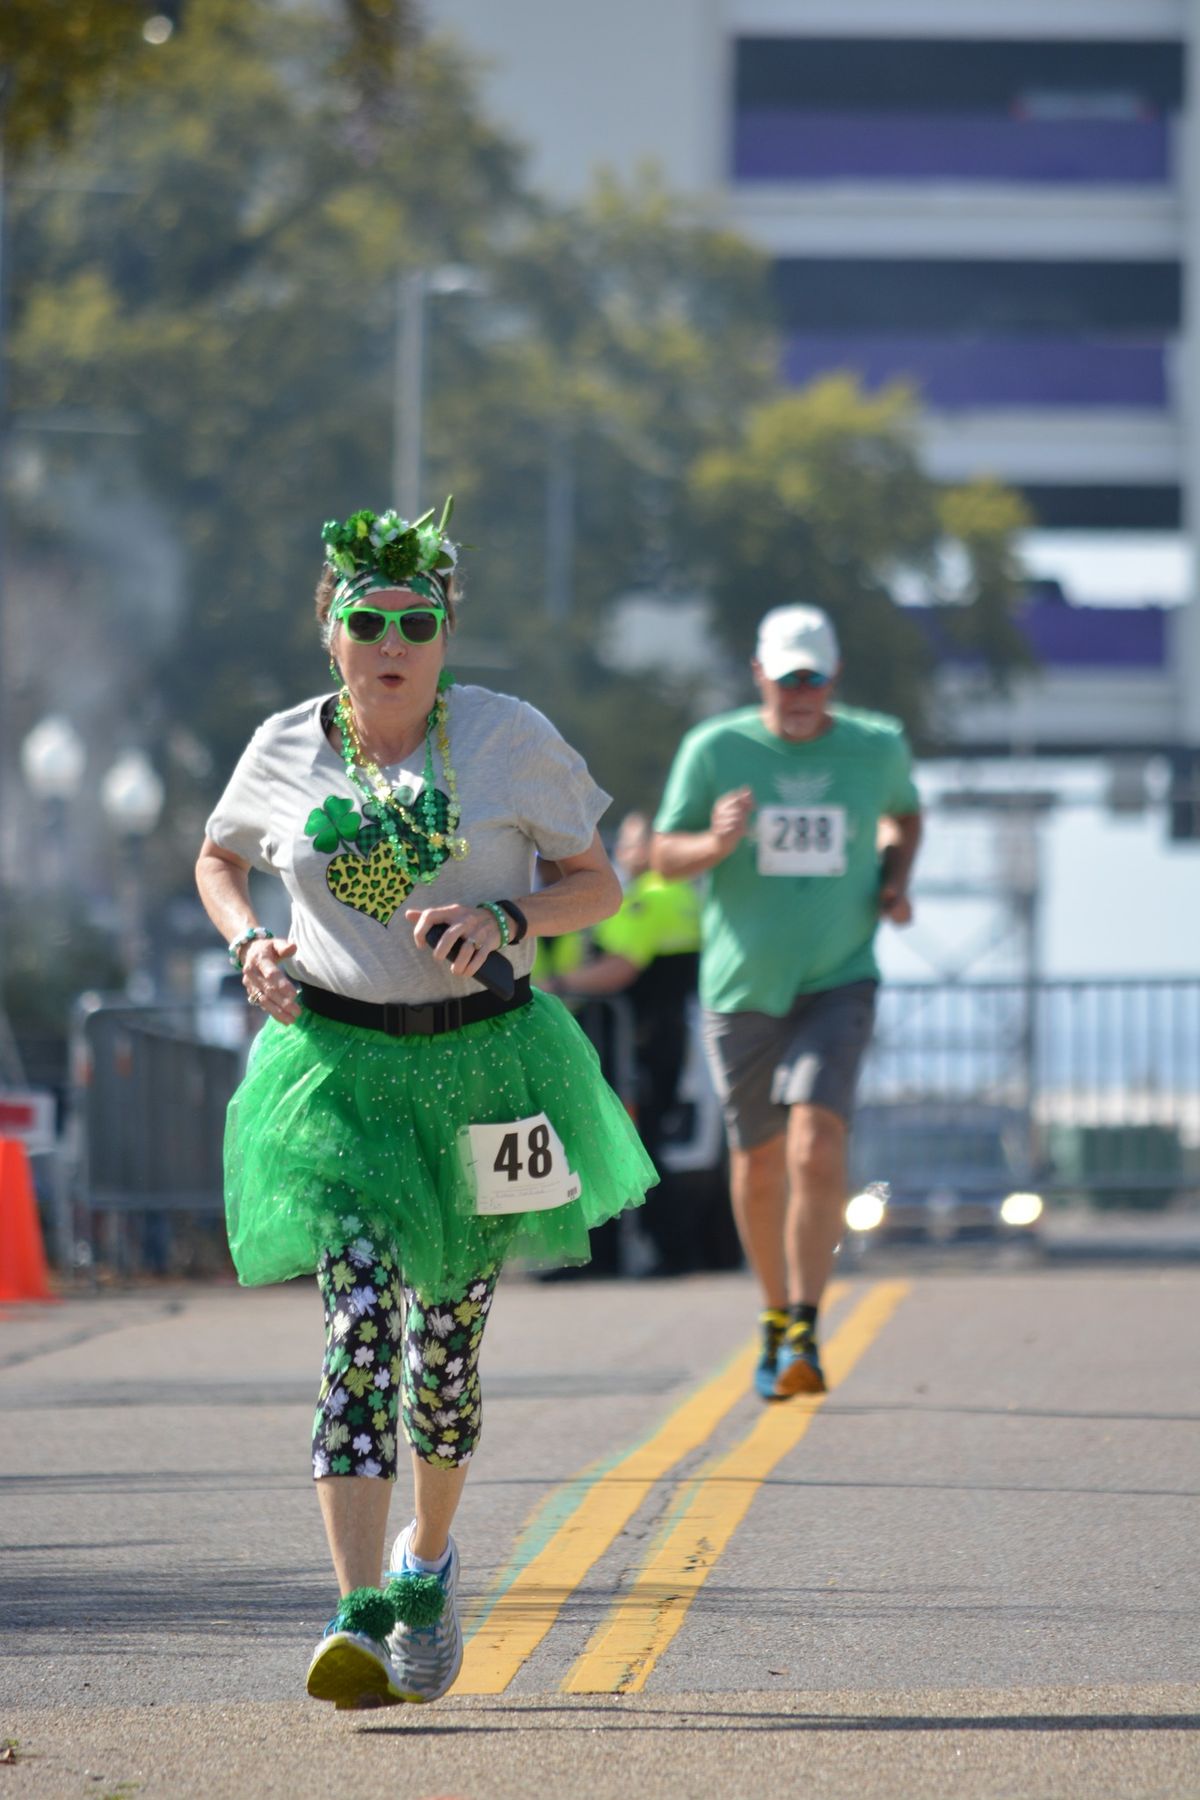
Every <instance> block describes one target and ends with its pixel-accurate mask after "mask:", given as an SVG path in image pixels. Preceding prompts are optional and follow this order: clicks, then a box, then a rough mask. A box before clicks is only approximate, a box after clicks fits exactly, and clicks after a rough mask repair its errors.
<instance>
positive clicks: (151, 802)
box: [100, 750, 165, 991]
mask: <svg viewBox="0 0 1200 1800" xmlns="http://www.w3.org/2000/svg"><path fill="white" fill-rule="evenodd" d="M164 797H165V795H164V790H163V784H162V780H161V778H160V777H159V775H158V773H157V771H156V770H155V768H154V765H153V764H152V763H151V761H150V759H149V757H148V756H147V755H146V753H145V751H144V750H126V751H125V752H124V754H123V755H121V756H119V757H118V758H117V760H116V762H115V763H114V764H113V766H112V768H111V769H110V770H109V771H108V773H107V775H106V776H105V777H104V779H103V781H102V782H101V783H100V804H101V806H102V807H103V808H104V812H105V815H106V816H107V818H109V819H110V820H111V821H112V823H113V824H114V825H115V826H116V828H117V831H118V832H119V833H120V836H121V841H122V845H123V848H124V857H123V859H122V863H121V867H120V872H119V879H118V884H117V885H118V889H119V894H120V904H121V920H122V936H123V939H124V945H123V955H124V961H125V969H126V974H127V978H128V985H129V987H130V989H131V991H132V990H134V989H138V988H141V989H145V988H146V987H147V986H148V985H149V976H148V973H147V967H146V965H147V963H148V961H149V956H148V946H147V941H146V896H145V892H144V887H143V877H144V867H143V864H144V858H143V854H142V849H143V845H144V842H145V839H146V837H147V836H148V834H149V833H150V832H152V831H153V830H154V827H155V826H156V825H157V824H158V820H159V816H160V814H161V812H162V808H163V800H164Z"/></svg>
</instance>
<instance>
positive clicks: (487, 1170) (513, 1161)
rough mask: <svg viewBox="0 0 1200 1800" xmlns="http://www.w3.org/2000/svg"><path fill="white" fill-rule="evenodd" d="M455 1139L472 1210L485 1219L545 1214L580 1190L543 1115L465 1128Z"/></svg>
mask: <svg viewBox="0 0 1200 1800" xmlns="http://www.w3.org/2000/svg"><path fill="white" fill-rule="evenodd" d="M458 1141H459V1151H460V1154H461V1156H462V1158H463V1166H464V1170H465V1172H466V1174H467V1176H468V1179H469V1180H470V1182H471V1184H472V1186H473V1188H474V1190H475V1211H476V1212H477V1213H480V1214H483V1215H484V1216H487V1217H490V1216H492V1215H494V1214H496V1213H519V1212H547V1211H549V1209H550V1208H551V1207H555V1206H566V1205H567V1203H568V1202H569V1201H571V1200H578V1198H579V1196H580V1194H581V1192H582V1191H583V1189H582V1183H581V1182H580V1179H579V1177H578V1175H575V1174H572V1172H571V1170H570V1168H569V1167H568V1166H567V1154H566V1151H565V1150H564V1149H563V1147H562V1143H561V1141H560V1139H559V1136H558V1133H557V1132H556V1131H555V1129H554V1127H553V1125H551V1123H550V1121H549V1119H548V1118H547V1117H546V1115H545V1113H535V1114H534V1115H533V1117H532V1118H529V1119H514V1120H513V1122H512V1123H511V1124H505V1125H465V1126H463V1128H462V1130H461V1131H460V1132H459V1134H458Z"/></svg>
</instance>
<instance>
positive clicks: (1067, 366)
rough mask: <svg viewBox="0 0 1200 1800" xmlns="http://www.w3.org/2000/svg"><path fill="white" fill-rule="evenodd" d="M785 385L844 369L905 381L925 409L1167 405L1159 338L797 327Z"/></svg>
mask: <svg viewBox="0 0 1200 1800" xmlns="http://www.w3.org/2000/svg"><path fill="white" fill-rule="evenodd" d="M783 368H784V375H785V377H786V379H787V380H788V381H789V382H791V383H792V385H793V386H796V387H800V386H803V385H804V383H806V382H809V381H813V380H815V379H816V378H817V377H818V376H820V375H827V374H829V372H830V371H831V370H834V369H849V370H852V371H853V372H854V374H856V375H857V376H858V377H859V379H860V380H861V381H862V382H863V384H864V386H866V387H868V388H879V387H882V386H883V385H884V384H885V383H886V382H888V381H896V380H904V381H911V382H912V383H913V384H914V385H915V386H916V387H917V388H918V389H919V390H920V392H921V395H922V398H923V399H924V400H926V401H927V402H928V403H929V404H930V405H931V406H935V407H941V408H944V409H945V410H947V411H956V410H961V409H963V408H967V407H974V406H986V407H1005V406H1026V407H1030V406H1032V407H1037V406H1107V407H1121V406H1136V407H1144V408H1147V409H1162V408H1165V407H1166V406H1167V405H1168V404H1169V394H1168V388H1167V356H1166V349H1165V346H1164V345H1163V344H1161V343H1150V344H1131V343H1125V342H1123V343H1104V342H1097V341H1095V340H1087V339H1080V338H1073V337H1072V338H1068V337H1059V336H1055V335H1052V334H1030V335H1029V336H1027V337H1025V336H1022V337H989V338H976V339H963V338H959V339H955V338H946V337H918V336H910V335H905V334H900V333H897V334H895V335H887V336H879V335H874V336H869V337H868V336H865V335H863V336H859V335H854V334H851V333H839V332H796V333H793V334H792V335H791V336H790V337H789V338H788V339H787V342H786V344H785V347H784V358H783Z"/></svg>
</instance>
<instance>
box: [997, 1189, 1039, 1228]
mask: <svg viewBox="0 0 1200 1800" xmlns="http://www.w3.org/2000/svg"><path fill="white" fill-rule="evenodd" d="M1044 1210H1045V1209H1044V1207H1043V1204H1042V1196H1041V1195H1040V1194H1010V1195H1009V1196H1008V1199H1007V1200H1005V1202H1004V1203H1003V1205H1002V1206H1001V1208H1000V1217H1001V1219H1003V1221H1004V1223H1005V1224H1006V1225H1036V1224H1037V1222H1038V1220H1039V1219H1040V1218H1041V1216H1042V1213H1043V1211H1044Z"/></svg>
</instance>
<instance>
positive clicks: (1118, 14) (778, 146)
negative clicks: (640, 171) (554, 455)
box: [428, 0, 1200, 832]
mask: <svg viewBox="0 0 1200 1800" xmlns="http://www.w3.org/2000/svg"><path fill="white" fill-rule="evenodd" d="M428 11H429V16H430V18H431V20H432V21H433V22H435V23H436V24H438V25H440V26H443V27H445V28H447V29H449V30H452V31H454V32H455V33H457V34H459V35H460V36H461V37H462V38H463V39H464V40H465V41H466V42H467V43H468V44H469V45H470V47H471V48H472V50H473V51H474V52H476V53H477V55H478V57H479V58H480V60H481V64H482V75H483V89H484V92H485V94H486V95H487V98H488V102H489V105H490V107H491V109H492V110H493V111H494V112H495V114H496V115H497V116H498V117H499V118H501V119H502V120H504V122H505V123H506V124H507V125H508V127H509V129H510V130H512V131H513V133H514V134H515V135H516V136H517V137H518V138H520V139H521V140H523V141H524V142H526V143H527V144H528V145H529V146H530V148H531V151H532V158H533V173H534V176H535V178H536V180H537V181H538V182H539V184H540V185H542V186H543V187H544V188H545V189H546V190H547V191H549V192H551V193H553V194H556V195H558V196H559V197H563V198H567V197H573V196H575V195H577V194H579V193H580V192H582V191H583V190H584V189H585V188H586V186H587V185H588V183H589V182H590V181H591V180H592V179H593V177H594V175H595V171H596V169H597V167H598V166H604V167H608V168H611V169H613V170H614V171H616V172H618V173H621V174H626V175H628V174H631V173H632V172H634V171H635V170H636V168H637V167H638V165H639V164H641V163H644V162H645V161H646V160H647V159H650V160H652V161H653V162H654V163H655V164H656V165H657V166H658V167H659V168H660V169H661V170H662V171H663V174H664V176H665V178H666V181H667V183H668V185H669V186H671V187H673V188H676V189H679V190H681V191H685V192H692V193H695V194H700V195H705V196H709V197H711V198H713V199H714V200H715V201H716V202H717V203H718V204H719V206H720V207H721V209H722V210H723V211H724V213H725V214H726V216H727V217H728V219H729V221H730V222H731V223H732V224H734V225H735V226H736V227H737V228H738V229H739V230H741V231H742V232H743V233H744V234H745V235H746V236H747V237H749V238H750V239H751V240H752V241H754V242H755V243H757V244H758V245H759V246H760V247H762V248H763V249H765V250H766V251H767V252H768V253H769V255H770V256H771V258H772V259H773V264H774V273H775V285H776V291H777V296H778V301H779V306H780V313H781V321H782V326H783V330H784V333H785V368H786V373H787V377H788V379H789V380H791V381H792V382H793V383H795V384H797V385H802V384H804V383H806V382H809V381H811V380H812V379H813V378H814V377H815V376H818V375H820V374H823V373H827V372H829V371H831V370H835V369H850V370H853V371H854V372H855V373H856V374H857V375H859V377H860V378H861V379H862V380H863V381H864V382H865V383H866V385H867V386H868V387H878V386H880V385H882V384H884V383H887V382H889V381H893V380H897V379H900V380H906V381H910V382H912V383H913V384H914V385H915V386H916V387H917V388H918V390H919V392H920V395H921V397H922V401H923V415H922V427H921V430H922V438H923V452H924V459H925V463H926V466H927V467H928V468H929V470H930V472H931V473H932V474H934V475H935V476H936V477H938V478H939V479H942V480H945V481H948V482H950V481H960V480H966V479H970V478H971V477H973V476H976V475H978V474H980V473H986V474H989V475H994V476H996V477H998V478H1000V479H1001V480H1003V481H1005V482H1008V483H1010V484H1011V485H1013V486H1015V487H1017V488H1018V489H1020V490H1021V491H1022V492H1023V493H1024V494H1025V496H1026V497H1027V500H1028V502H1029V505H1030V507H1031V509H1032V511H1033V514H1034V517H1035V520H1036V522H1037V532H1036V542H1034V543H1032V544H1031V545H1030V552H1031V554H1030V558H1029V560H1030V563H1031V566H1032V568H1033V569H1034V571H1035V573H1039V572H1040V573H1041V574H1042V576H1043V580H1042V581H1041V582H1040V583H1038V584H1036V585H1035V586H1034V587H1033V589H1032V590H1031V593H1030V597H1029V601H1028V604H1027V608H1026V613H1025V619H1024V626H1025V630H1026V633H1027V636H1028V638H1029V641H1030V644H1031V647H1032V648H1033V650H1034V651H1035V653H1036V654H1037V656H1038V658H1039V660H1040V661H1041V663H1042V668H1041V670H1040V671H1039V672H1038V674H1037V675H1036V676H1033V677H1031V678H1029V679H1028V680H1025V681H1023V682H1020V683H1018V684H1017V686H1016V688H1015V690H1014V693H1013V695H1012V697H1011V698H1010V699H1009V700H1007V701H1005V702H1002V703H1001V702H998V701H997V699H996V698H995V697H994V696H989V695H985V693H984V692H983V690H982V689H981V687H980V686H979V685H978V684H977V683H974V682H972V680H971V679H970V676H969V674H968V673H966V672H965V671H963V670H961V669H959V670H953V669H951V670H949V671H947V673H946V675H945V677H944V681H945V688H946V694H947V699H948V701H949V702H950V703H951V707H952V714H953V719H954V728H953V734H952V735H953V738H954V740H956V741H957V742H958V743H959V744H969V745H971V746H972V747H974V748H976V749H984V748H994V749H998V750H999V749H1008V748H1012V747H1014V746H1016V747H1019V748H1023V749H1034V748H1042V749H1063V748H1065V749H1069V750H1071V751H1079V750H1083V749H1088V748H1090V749H1094V750H1100V749H1102V748H1105V747H1111V746H1112V745H1113V744H1114V743H1123V744H1125V745H1127V746H1129V747H1131V748H1148V749H1159V750H1161V749H1173V750H1176V751H1181V752H1182V751H1187V750H1190V749H1191V748H1192V747H1194V746H1197V745H1200V623H1198V610H1200V609H1198V608H1197V606H1196V605H1195V604H1194V595H1193V591H1192V582H1191V572H1190V559H1189V556H1188V553H1187V550H1186V548H1185V544H1184V541H1183V539H1182V537H1181V536H1180V534H1181V533H1182V532H1183V531H1184V530H1185V529H1186V528H1187V527H1188V526H1189V525H1190V524H1191V523H1192V522H1193V521H1194V518H1195V515H1196V509H1197V499H1198V495H1200V409H1198V408H1197V406H1196V405H1195V403H1194V402H1193V400H1192V399H1191V397H1190V394H1191V390H1192V388H1193V386H1194V384H1195V381H1196V367H1195V365H1196V358H1197V350H1196V344H1197V332H1196V319H1195V309H1196V301H1195V295H1194V291H1193V287H1194V284H1193V282H1192V281H1191V279H1190V277H1191V271H1192V270H1193V269H1194V268H1195V266H1196V259H1197V256H1198V253H1200V187H1198V177H1200V162H1198V159H1197V155H1196V150H1195V145H1194V125H1193V122H1192V120H1191V118H1190V116H1189V113H1188V108H1187V99H1186V97H1187V93H1188V64H1189V59H1190V57H1191V55H1192V54H1193V42H1194V38H1195V34H1196V32H1197V30H1200V25H1198V23H1197V13H1196V8H1195V7H1194V6H1193V5H1192V4H1191V3H1190V0H1005V4H1003V5H999V4H996V0H657V3H656V4H655V5H654V6H653V7H646V6H644V5H642V4H638V0H611V3H610V4H606V5H605V6H603V7H587V6H584V7H579V6H575V7H562V6H560V5H556V4H555V3H554V0H508V3H507V4H505V5H504V6H503V7H497V6H495V5H494V4H492V3H491V0H431V4H430V6H429V9H428ZM554 71H561V72H562V73H561V74H559V75H557V76H556V75H555V74H554V73H553V72H554ZM568 71H569V73H568ZM1080 534H1087V537H1086V538H1084V539H1083V540H1082V541H1081V536H1080ZM1095 534H1103V540H1101V541H1098V540H1097V537H1096V535H1095ZM1089 538H1090V542H1089V541H1088V539H1089ZM1064 587H1065V589H1066V591H1067V594H1068V595H1069V597H1070V598H1071V599H1073V600H1074V601H1076V602H1077V603H1078V604H1077V605H1075V606H1073V607H1070V608H1068V607H1066V606H1064V604H1063V589H1064ZM1184 600H1187V601H1188V602H1189V603H1188V604H1186V605H1183V604H1178V603H1179V602H1181V601H1184ZM1093 601H1098V602H1102V603H1104V604H1105V611H1104V613H1103V614H1102V613H1100V612H1099V610H1097V609H1095V608H1094V607H1093V606H1092V605H1089V604H1088V603H1089V602H1093ZM1122 601H1123V602H1124V604H1121V602H1122ZM1155 603H1167V604H1165V605H1163V604H1155ZM1193 773H1194V761H1193V758H1192V757H1191V756H1190V755H1183V756H1182V757H1181V760H1180V762H1179V764H1178V767H1177V779H1178V780H1179V781H1180V784H1181V789H1182V787H1183V786H1185V785H1186V783H1189V782H1190V781H1191V780H1192V777H1193ZM1176 824H1177V827H1178V828H1179V829H1181V830H1182V829H1184V828H1185V827H1186V828H1187V830H1188V831H1189V832H1190V830H1191V825H1192V821H1191V819H1190V817H1189V818H1185V817H1184V815H1183V814H1182V812H1181V813H1180V814H1179V816H1178V818H1177V820H1176Z"/></svg>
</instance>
